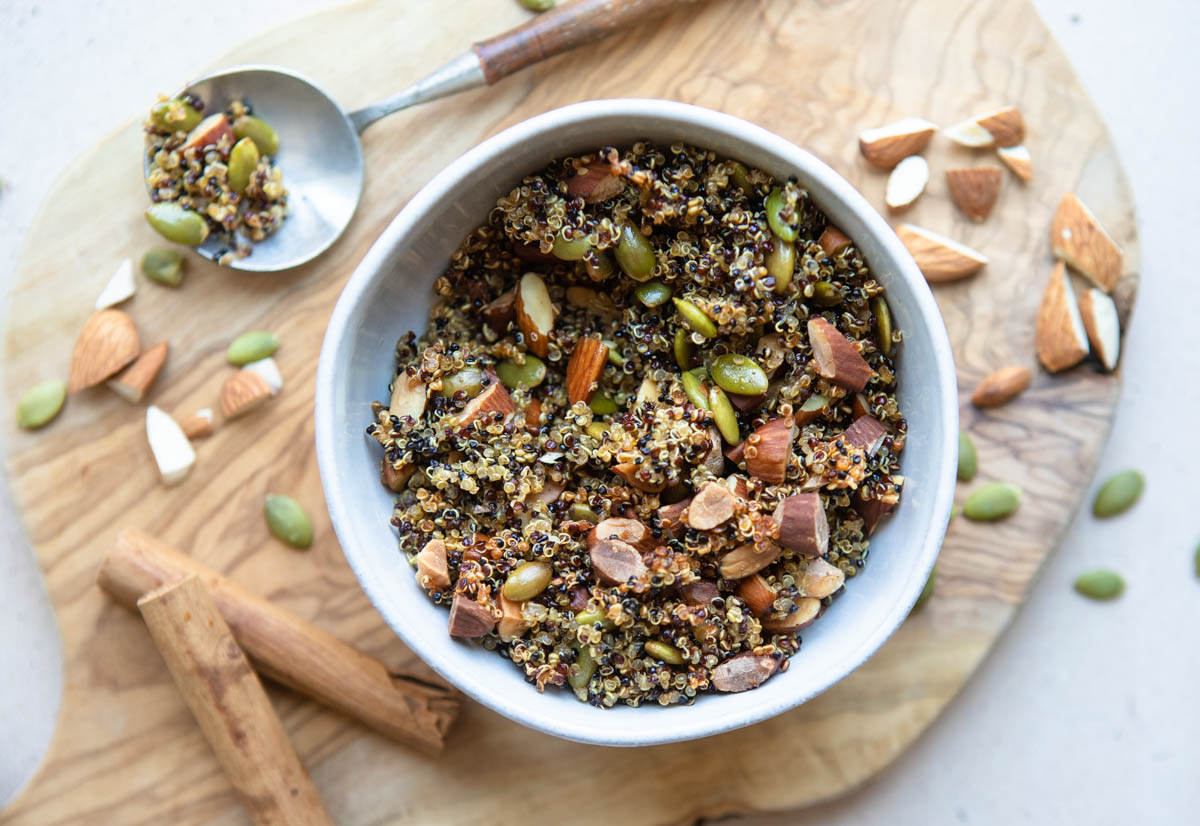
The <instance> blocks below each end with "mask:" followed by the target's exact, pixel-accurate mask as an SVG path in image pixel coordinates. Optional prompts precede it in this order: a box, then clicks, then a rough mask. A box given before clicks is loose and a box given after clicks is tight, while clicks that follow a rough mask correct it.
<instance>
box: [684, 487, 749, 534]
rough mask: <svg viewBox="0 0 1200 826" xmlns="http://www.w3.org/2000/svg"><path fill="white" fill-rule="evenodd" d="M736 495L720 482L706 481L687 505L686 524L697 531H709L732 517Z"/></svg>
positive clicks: (735, 505) (735, 506)
mask: <svg viewBox="0 0 1200 826" xmlns="http://www.w3.org/2000/svg"><path fill="white" fill-rule="evenodd" d="M736 508H737V497H736V496H734V495H733V493H732V491H730V490H729V488H727V487H725V486H724V485H722V484H721V483H720V482H706V483H705V484H704V487H702V488H700V490H699V491H698V492H697V493H696V495H695V496H694V497H692V504H691V505H690V506H689V507H688V515H687V521H688V526H689V527H691V528H694V529H695V530H698V531H711V530H712V529H713V528H716V527H718V526H719V525H723V524H725V523H726V522H728V521H729V520H730V519H732V518H733V514H734V511H735V510H736Z"/></svg>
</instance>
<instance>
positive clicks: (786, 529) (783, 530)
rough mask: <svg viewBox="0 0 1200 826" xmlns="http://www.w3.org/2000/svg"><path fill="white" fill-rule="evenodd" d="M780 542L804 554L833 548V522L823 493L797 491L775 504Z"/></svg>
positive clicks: (775, 520)
mask: <svg viewBox="0 0 1200 826" xmlns="http://www.w3.org/2000/svg"><path fill="white" fill-rule="evenodd" d="M773 520H774V524H775V530H776V535H777V536H778V537H779V544H780V545H782V546H783V547H784V548H786V549H788V550H789V551H792V552H793V553H798V554H803V555H804V556H824V555H825V554H826V552H828V550H829V522H828V520H827V519H826V518H825V506H824V505H823V504H822V502H821V495H820V494H819V493H793V494H792V495H791V496H788V497H786V498H784V499H782V500H781V501H780V502H779V504H778V505H777V506H776V507H775V514H774V516H773Z"/></svg>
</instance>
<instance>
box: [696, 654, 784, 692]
mask: <svg viewBox="0 0 1200 826" xmlns="http://www.w3.org/2000/svg"><path fill="white" fill-rule="evenodd" d="M778 670H779V660H777V659H776V658H775V657H773V656H771V655H770V654H755V653H754V652H753V651H743V652H742V653H741V654H738V655H737V656H736V657H730V658H729V659H728V660H726V661H725V662H723V663H721V664H720V665H718V666H717V667H716V668H714V669H713V670H712V684H713V688H715V689H716V690H717V691H724V692H726V693H728V694H737V693H739V692H742V691H749V690H750V689H752V688H758V687H759V686H760V685H762V684H763V683H765V682H766V681H767V679H768V678H769V677H770V676H771V675H772V674H774V673H775V672H776V671H778Z"/></svg>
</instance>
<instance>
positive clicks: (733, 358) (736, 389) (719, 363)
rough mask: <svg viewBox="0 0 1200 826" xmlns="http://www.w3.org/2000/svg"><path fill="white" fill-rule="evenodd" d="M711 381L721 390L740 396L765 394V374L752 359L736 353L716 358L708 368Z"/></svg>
mask: <svg viewBox="0 0 1200 826" xmlns="http://www.w3.org/2000/svg"><path fill="white" fill-rule="evenodd" d="M708 371H709V372H710V373H711V374H712V377H713V381H715V382H716V383H717V384H719V385H720V386H721V389H722V390H725V391H726V392H729V393H737V394H739V395H742V396H758V395H760V394H762V393H766V392H767V384H768V382H767V374H766V373H765V372H764V371H763V369H762V368H761V367H759V366H758V364H756V363H755V361H754V359H752V358H748V357H747V356H740V355H738V354H736V353H726V354H725V355H723V356H717V357H716V358H715V359H713V363H712V364H711V365H710V366H709V368H708Z"/></svg>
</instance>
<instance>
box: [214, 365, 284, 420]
mask: <svg viewBox="0 0 1200 826" xmlns="http://www.w3.org/2000/svg"><path fill="white" fill-rule="evenodd" d="M270 398H271V385H269V384H267V380H266V379H264V378H263V377H262V376H260V375H259V374H258V373H255V372H253V371H250V370H245V369H242V370H238V371H237V372H236V373H234V374H233V375H232V376H230V377H229V378H227V379H225V383H224V384H222V385H221V393H220V396H219V397H218V402H219V403H220V405H221V415H222V416H224V417H225V418H226V419H236V418H237V417H239V416H245V415H246V414H247V413H249V412H250V411H252V410H256V409H258V408H259V407H261V406H262V405H263V404H265V403H266V402H267V400H268V399H270Z"/></svg>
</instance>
